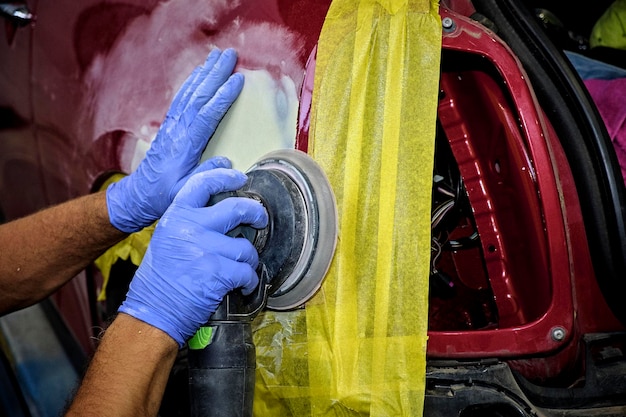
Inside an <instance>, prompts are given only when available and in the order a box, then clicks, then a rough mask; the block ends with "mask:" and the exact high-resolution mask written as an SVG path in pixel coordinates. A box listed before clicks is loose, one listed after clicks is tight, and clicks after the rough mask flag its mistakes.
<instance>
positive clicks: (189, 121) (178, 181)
mask: <svg viewBox="0 0 626 417" xmlns="http://www.w3.org/2000/svg"><path fill="white" fill-rule="evenodd" d="M236 62H237V54H236V53H235V51H234V50H232V49H227V50H225V51H224V52H221V51H219V50H213V51H211V53H210V54H209V56H208V57H207V59H206V61H205V63H204V65H203V66H201V67H199V68H196V69H195V70H194V71H193V72H192V74H191V75H190V76H189V77H188V78H187V80H186V81H185V83H184V84H183V86H182V87H181V88H180V89H179V91H178V93H177V94H176V96H175V98H174V100H173V102H172V104H171V106H170V109H169V110H168V112H167V115H166V116H165V120H164V122H163V124H162V125H161V127H160V129H159V132H158V133H157V136H156V138H155V140H154V141H153V143H152V145H151V146H150V149H149V150H148V152H147V153H146V157H145V158H144V159H143V160H142V161H141V163H140V164H139V166H138V167H137V169H136V170H135V172H133V173H132V174H131V175H129V176H128V177H126V178H124V179H123V180H121V181H119V182H116V183H113V184H111V185H110V186H109V188H108V189H107V207H108V210H109V218H110V220H111V224H113V225H114V226H115V227H116V228H118V229H119V230H121V231H123V232H127V233H132V232H136V231H138V230H141V229H142V228H143V227H146V226H149V225H150V224H152V223H153V222H154V221H156V220H157V219H159V218H160V217H161V216H162V215H163V213H164V212H165V210H166V209H167V207H168V206H169V205H170V203H171V202H172V200H173V199H174V196H175V195H176V193H177V192H178V190H180V189H181V187H182V186H183V184H184V183H185V181H187V179H188V178H189V177H190V176H191V175H192V174H194V173H198V172H201V171H205V170H208V169H213V168H230V162H229V161H228V160H227V159H225V158H220V157H216V158H212V159H210V160H208V161H206V162H204V163H202V164H201V165H198V163H199V161H200V158H201V156H202V152H203V151H204V149H205V148H206V145H207V143H208V141H209V139H210V137H211V136H212V135H213V133H214V132H215V129H216V128H217V125H218V123H219V122H220V120H221V119H222V117H223V116H224V114H225V113H226V111H228V109H229V108H230V106H231V104H232V103H233V102H234V101H235V99H236V98H237V97H238V95H239V93H240V92H241V89H242V87H243V76H242V75H241V74H232V72H233V69H234V68H235V64H236ZM231 74H232V75H231Z"/></svg>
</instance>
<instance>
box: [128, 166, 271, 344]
mask: <svg viewBox="0 0 626 417" xmlns="http://www.w3.org/2000/svg"><path fill="white" fill-rule="evenodd" d="M245 182H246V176H245V174H243V173H241V172H239V171H236V170H232V169H214V170H212V171H205V172H202V173H199V174H196V175H194V176H192V177H191V178H190V179H189V180H188V181H187V183H186V184H185V185H184V186H183V188H182V189H181V190H180V191H179V193H178V195H177V196H176V198H175V199H174V201H173V202H172V205H171V206H170V207H169V209H167V211H166V212H165V214H164V215H163V217H162V218H161V220H160V221H159V223H157V226H156V229H155V231H154V235H153V237H152V240H151V241H150V245H149V246H148V250H147V252H146V255H145V257H144V259H143V261H142V262H141V265H139V268H138V269H137V272H136V273H135V276H134V278H133V280H132V281H131V283H130V288H129V290H128V294H127V295H126V300H125V301H124V303H123V304H122V306H121V307H120V308H119V311H120V312H122V313H126V314H129V315H131V316H133V317H135V318H137V319H139V320H142V321H144V322H146V323H148V324H150V325H152V326H154V327H157V328H159V329H161V330H163V331H164V332H165V333H167V334H168V335H170V336H171V337H172V338H173V339H174V340H176V342H178V344H179V346H181V347H182V346H183V344H184V343H185V341H186V340H187V339H188V338H189V337H191V336H193V335H194V333H195V332H196V331H197V330H198V329H199V328H200V326H201V325H203V324H205V323H206V322H207V320H208V319H209V317H210V316H211V314H213V313H214V312H215V310H216V309H217V307H218V305H219V303H220V302H221V301H222V298H223V297H224V296H225V295H226V293H228V292H229V291H232V290H233V289H235V288H242V292H243V293H244V294H249V293H251V292H252V291H253V290H254V289H255V287H256V286H257V284H258V277H257V274H256V272H255V269H256V267H257V264H258V262H259V258H258V254H257V252H256V249H255V248H254V246H253V245H252V243H250V241H248V240H247V239H245V238H233V237H230V236H226V235H225V233H227V232H228V231H229V230H231V229H234V228H235V227H237V226H238V225H239V224H249V225H250V226H252V227H257V228H263V227H265V226H266V225H267V221H268V218H267V212H266V211H265V209H264V208H263V206H262V205H261V203H259V202H257V201H255V200H253V199H250V198H244V197H231V198H227V199H225V200H222V201H220V202H219V203H217V204H215V205H213V206H210V207H205V205H206V203H207V201H208V200H209V198H210V196H211V195H213V194H216V193H219V192H222V191H233V190H236V189H238V188H240V187H242V186H243V184H244V183H245Z"/></svg>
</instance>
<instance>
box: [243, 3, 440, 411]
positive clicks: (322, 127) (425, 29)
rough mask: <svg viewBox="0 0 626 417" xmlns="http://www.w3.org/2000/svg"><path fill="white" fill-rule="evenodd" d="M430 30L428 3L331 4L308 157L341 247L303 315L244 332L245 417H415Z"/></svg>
mask: <svg viewBox="0 0 626 417" xmlns="http://www.w3.org/2000/svg"><path fill="white" fill-rule="evenodd" d="M440 54H441V23H440V18H439V15H438V3H437V2H436V1H429V0H422V1H410V0H404V1H393V0H388V1H382V0H380V1H374V0H364V1H355V0H352V1H348V0H335V1H334V2H333V3H332V5H331V7H330V10H329V12H328V15H327V17H326V20H325V23H324V27H323V29H322V33H321V36H320V40H319V45H318V52H317V62H316V74H315V86H314V93H313V106H312V117H311V137H310V142H309V153H310V154H311V155H312V156H313V157H314V159H315V160H316V161H317V162H318V163H319V164H320V165H321V166H322V168H323V169H324V171H325V172H326V174H327V175H328V177H329V180H330V182H331V184H332V186H333V190H334V192H335V196H336V199H337V204H338V211H339V239H338V245H337V250H336V253H335V257H334V260H333V263H332V265H331V268H330V271H329V273H328V275H327V277H326V279H325V281H324V284H323V285H322V288H321V290H320V291H319V292H318V294H316V296H315V297H314V298H313V299H312V300H311V301H310V302H309V303H307V306H306V309H303V310H298V311H294V312H289V313H271V312H270V313H264V314H263V315H262V316H261V317H259V318H258V319H257V320H256V321H255V344H256V347H257V368H258V370H257V387H256V395H255V403H254V414H255V416H276V415H280V416H298V417H300V416H411V417H414V416H421V415H422V412H423V400H424V387H425V364H426V340H427V333H426V332H427V319H428V276H429V262H430V210H431V186H432V165H433V159H434V138H435V126H436V110H437V94H438V83H439V63H440Z"/></svg>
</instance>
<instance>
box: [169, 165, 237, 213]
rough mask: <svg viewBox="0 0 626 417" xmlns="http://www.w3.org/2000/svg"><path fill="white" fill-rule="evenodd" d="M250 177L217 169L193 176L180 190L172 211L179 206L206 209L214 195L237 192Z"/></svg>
mask: <svg viewBox="0 0 626 417" xmlns="http://www.w3.org/2000/svg"><path fill="white" fill-rule="evenodd" d="M247 179H248V177H247V176H246V175H245V174H244V173H243V172H240V171H237V170H234V169H226V168H216V169H212V170H210V171H203V172H200V173H198V174H195V175H193V176H191V177H190V178H189V179H188V180H187V182H186V183H185V185H183V187H182V188H181V189H180V191H179V192H178V194H177V195H176V197H175V198H174V201H173V202H172V206H171V210H175V208H176V207H177V206H183V207H195V208H199V207H204V206H206V204H207V202H208V201H209V199H210V198H211V196H212V195H214V194H217V193H221V192H223V191H235V190H237V189H239V188H241V187H243V185H244V184H245V183H246V181H247Z"/></svg>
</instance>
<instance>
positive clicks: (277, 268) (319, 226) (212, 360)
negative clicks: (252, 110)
mask: <svg viewBox="0 0 626 417" xmlns="http://www.w3.org/2000/svg"><path fill="white" fill-rule="evenodd" d="M246 174H247V176H248V182H247V183H246V185H244V187H243V188H241V189H240V190H238V191H234V192H227V193H221V194H218V195H216V196H214V197H213V198H211V200H210V201H209V205H212V204H215V203H217V202H218V201H220V200H223V199H225V198H228V197H233V196H236V197H247V198H252V199H255V200H258V201H260V202H261V203H262V204H263V205H264V207H265V208H266V210H267V213H268V215H269V222H268V225H267V227H266V228H264V229H260V230H259V229H254V228H252V227H250V226H246V225H241V226H238V227H237V228H235V229H233V230H231V231H230V232H229V233H228V235H230V236H233V237H245V238H246V239H248V240H249V241H250V242H252V243H253V244H254V246H255V248H256V249H257V251H258V253H259V267H258V269H257V273H258V275H259V286H258V287H257V289H256V290H255V291H254V292H253V293H252V294H250V295H247V296H244V295H242V294H241V292H240V291H238V290H236V291H233V292H231V293H229V294H227V295H226V297H225V298H224V300H223V301H222V303H221V304H220V306H219V307H218V309H217V311H216V312H215V313H214V314H213V315H212V316H211V318H210V319H209V322H208V323H207V324H206V326H204V327H203V328H201V329H200V331H199V332H198V333H197V334H196V336H194V338H192V340H190V342H189V358H188V359H189V384H190V395H191V415H192V416H194V417H200V416H202V417H204V416H211V417H218V416H224V417H226V416H227V417H235V416H241V417H244V416H252V400H253V396H254V378H255V368H256V353H255V347H254V343H253V341H252V326H251V323H252V320H253V319H254V318H255V317H256V316H257V315H258V313H259V312H260V311H261V310H263V309H264V308H266V307H267V308H269V309H273V310H290V309H294V308H298V307H300V306H302V305H303V304H304V303H305V302H306V301H308V300H309V299H310V298H311V297H312V296H313V295H314V294H315V292H316V291H317V290H318V289H319V288H320V286H321V285H322V281H323V279H324V276H325V275H326V272H327V271H328V268H329V266H330V263H331V260H332V257H333V254H334V251H335V246H336V240H337V208H336V204H335V197H334V195H333V192H332V188H331V186H330V183H329V182H328V179H327V178H326V175H325V174H324V172H323V171H322V169H321V168H320V167H319V166H318V165H317V163H315V161H314V160H313V159H312V158H310V157H309V156H308V155H307V154H306V153H304V152H301V151H297V150H294V149H283V150H278V151H274V152H271V153H269V154H267V155H265V156H264V157H263V158H261V159H260V160H259V161H258V162H257V163H255V164H254V165H253V166H252V167H251V168H250V169H249V170H248V171H247V172H246Z"/></svg>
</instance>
